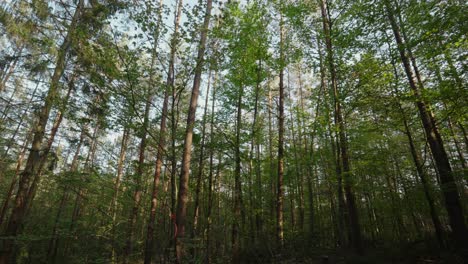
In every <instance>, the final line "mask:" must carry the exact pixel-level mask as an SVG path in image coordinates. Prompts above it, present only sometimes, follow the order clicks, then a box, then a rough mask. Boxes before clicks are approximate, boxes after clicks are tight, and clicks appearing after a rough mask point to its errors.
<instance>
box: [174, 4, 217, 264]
mask: <svg viewBox="0 0 468 264" xmlns="http://www.w3.org/2000/svg"><path fill="white" fill-rule="evenodd" d="M211 8H212V0H207V4H206V10H205V18H204V21H203V27H202V31H201V33H200V45H199V47H198V54H197V64H196V68H195V77H194V80H193V88H192V95H191V98H190V106H189V110H188V116H187V127H186V132H185V141H184V150H183V154H182V170H181V173H180V182H179V194H178V200H177V213H176V224H177V234H176V263H179V264H180V263H182V262H183V261H184V260H183V259H184V256H185V249H184V248H183V247H184V244H183V239H184V238H185V221H186V218H187V202H188V180H189V173H190V160H191V157H192V155H191V154H192V139H193V127H194V125H195V112H196V110H197V101H198V95H199V92H200V83H201V75H202V71H203V62H204V54H205V47H206V39H207V36H208V28H209V24H210V17H211Z"/></svg>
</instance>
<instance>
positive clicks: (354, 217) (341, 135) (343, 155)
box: [320, 0, 364, 254]
mask: <svg viewBox="0 0 468 264" xmlns="http://www.w3.org/2000/svg"><path fill="white" fill-rule="evenodd" d="M320 7H321V13H322V22H323V30H324V34H325V43H326V49H327V55H328V56H327V57H328V64H329V68H330V75H331V85H332V90H333V95H334V100H335V125H336V126H337V129H338V140H339V148H338V150H339V151H338V153H339V154H340V160H341V163H342V164H341V165H342V169H343V170H342V175H343V182H344V185H343V188H344V192H345V196H346V204H347V207H348V216H349V225H350V234H351V243H352V245H353V247H354V248H355V250H356V252H357V253H358V254H363V253H364V248H363V246H362V234H361V227H360V224H359V215H358V209H357V205H356V198H355V196H354V191H353V190H352V187H351V186H352V179H351V178H352V175H351V168H350V162H349V156H348V143H347V139H346V131H345V121H344V120H343V114H342V109H341V103H340V100H341V99H340V98H341V97H340V93H339V90H338V83H337V77H336V68H335V62H334V57H333V44H332V37H331V29H332V24H331V21H330V19H329V15H328V12H329V10H328V8H327V6H326V4H325V2H324V0H320Z"/></svg>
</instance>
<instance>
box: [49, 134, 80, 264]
mask: <svg viewBox="0 0 468 264" xmlns="http://www.w3.org/2000/svg"><path fill="white" fill-rule="evenodd" d="M85 131H86V128H85V126H83V127H82V128H81V134H80V141H79V142H78V145H77V147H76V151H75V154H74V156H73V160H72V163H71V166H70V173H71V174H73V173H74V172H76V170H77V168H78V157H79V155H80V152H81V146H82V144H83V141H84V138H85ZM68 191H69V189H68V186H65V187H64V190H63V194H62V197H61V199H60V205H59V208H58V210H57V215H56V217H55V221H54V227H53V228H52V238H51V239H50V241H49V247H48V250H47V259H48V260H49V261H51V262H52V263H55V257H56V256H57V249H58V240H59V239H58V237H57V236H58V234H57V229H58V225H59V222H60V218H61V215H62V213H63V210H64V208H65V204H66V202H67V200H68V198H69V195H68Z"/></svg>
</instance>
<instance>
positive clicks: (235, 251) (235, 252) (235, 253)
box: [231, 83, 244, 264]
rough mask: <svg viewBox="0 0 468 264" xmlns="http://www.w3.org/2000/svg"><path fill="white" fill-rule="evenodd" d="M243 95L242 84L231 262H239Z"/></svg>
mask: <svg viewBox="0 0 468 264" xmlns="http://www.w3.org/2000/svg"><path fill="white" fill-rule="evenodd" d="M243 96H244V85H243V84H242V83H241V85H240V87H239V95H238V97H237V116H236V142H235V156H234V160H235V168H234V211H233V213H234V219H233V223H232V260H231V262H232V263H233V264H237V263H240V238H239V237H240V233H241V232H240V227H239V219H240V218H241V217H242V216H241V197H242V188H241V156H240V155H241V153H240V145H241V141H240V133H241V128H242V97H243Z"/></svg>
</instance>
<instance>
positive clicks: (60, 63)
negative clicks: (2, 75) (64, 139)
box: [0, 0, 84, 264]
mask: <svg viewBox="0 0 468 264" xmlns="http://www.w3.org/2000/svg"><path fill="white" fill-rule="evenodd" d="M83 5H84V0H80V1H79V2H78V5H77V7H76V9H75V14H74V15H73V18H72V21H71V23H70V26H69V27H68V33H67V35H66V36H65V39H64V41H63V43H62V45H61V46H60V48H59V52H58V55H57V60H56V63H55V69H54V73H53V76H52V79H51V81H50V87H49V91H48V92H47V96H46V98H45V100H44V105H43V106H42V108H41V110H40V112H39V118H38V120H39V121H38V123H37V125H36V126H35V128H34V132H33V133H34V137H33V141H32V146H31V150H30V154H29V156H28V159H27V161H26V167H25V169H24V171H23V173H21V176H20V180H19V188H18V191H17V193H16V198H15V204H14V208H13V211H12V213H11V216H10V219H9V222H8V226H7V228H6V231H5V236H7V237H15V236H16V235H17V234H18V233H19V232H20V229H21V225H22V222H23V220H24V215H25V212H26V208H27V207H26V205H27V204H28V203H29V202H31V201H28V200H27V199H28V191H29V189H30V187H31V186H30V185H31V180H32V179H33V178H34V177H36V175H37V174H38V170H39V167H40V161H41V151H42V150H43V149H42V141H43V139H44V134H45V128H46V126H47V123H48V120H49V115H50V111H51V109H52V107H53V106H54V105H55V104H56V100H57V96H58V93H59V82H60V79H61V77H62V75H63V73H64V70H65V64H66V56H67V54H68V50H69V47H70V45H71V43H72V39H73V35H74V31H75V27H76V25H77V23H78V19H79V17H80V13H81V9H82V7H83ZM13 248H14V240H13V239H7V240H5V242H4V244H3V248H2V251H1V252H0V264H6V263H8V262H9V261H10V260H11V257H12V252H13Z"/></svg>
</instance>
